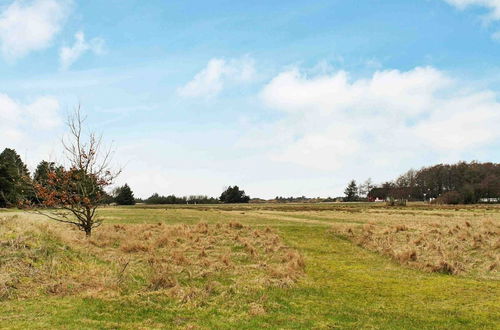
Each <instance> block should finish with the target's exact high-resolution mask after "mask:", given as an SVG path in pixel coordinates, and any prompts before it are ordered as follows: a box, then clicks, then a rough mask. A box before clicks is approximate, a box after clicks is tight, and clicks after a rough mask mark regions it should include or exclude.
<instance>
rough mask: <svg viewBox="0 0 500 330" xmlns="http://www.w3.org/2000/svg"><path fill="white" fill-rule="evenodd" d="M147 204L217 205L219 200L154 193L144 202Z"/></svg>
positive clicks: (201, 196) (198, 196)
mask: <svg viewBox="0 0 500 330" xmlns="http://www.w3.org/2000/svg"><path fill="white" fill-rule="evenodd" d="M144 203H146V204H217V203H219V200H218V199H217V198H214V197H208V196H205V195H191V196H182V197H177V196H175V195H168V196H162V195H159V194H157V193H154V194H153V195H151V196H150V197H148V198H146V199H145V200H144Z"/></svg>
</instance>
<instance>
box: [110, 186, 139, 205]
mask: <svg viewBox="0 0 500 330" xmlns="http://www.w3.org/2000/svg"><path fill="white" fill-rule="evenodd" d="M115 202H116V204H118V205H134V204H135V198H134V193H133V192H132V189H130V187H129V185H128V184H126V183H125V185H124V186H123V187H121V188H120V190H119V191H118V194H117V195H116V197H115Z"/></svg>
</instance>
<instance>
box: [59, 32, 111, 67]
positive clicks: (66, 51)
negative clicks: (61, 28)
mask: <svg viewBox="0 0 500 330" xmlns="http://www.w3.org/2000/svg"><path fill="white" fill-rule="evenodd" d="M89 51H90V52H92V53H94V54H96V55H102V54H104V39H102V38H93V39H91V40H89V41H86V40H85V34H84V33H83V32H81V31H80V32H77V33H76V34H75V42H74V44H73V46H71V47H62V48H61V50H60V51H59V59H60V62H61V69H63V70H67V69H68V68H69V67H70V66H71V65H72V64H73V63H75V62H76V61H77V60H78V59H79V58H80V57H81V56H82V55H83V54H85V53H86V52H89Z"/></svg>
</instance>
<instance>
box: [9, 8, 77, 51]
mask: <svg viewBox="0 0 500 330" xmlns="http://www.w3.org/2000/svg"><path fill="white" fill-rule="evenodd" d="M69 3H70V2H69V0H68V1H65V0H59V1H58V0H34V1H21V0H16V1H14V2H13V3H12V4H10V5H9V6H7V7H6V8H5V9H3V10H2V12H1V13H0V47H1V51H2V55H3V56H4V57H5V58H6V59H8V60H15V59H17V58H20V57H23V56H25V55H27V54H28V53H30V52H32V51H36V50H41V49H44V48H46V47H48V46H49V45H50V44H51V42H52V40H53V39H54V36H55V35H56V34H57V33H58V32H59V31H60V29H61V27H62V25H63V24H64V22H65V20H66V18H67V16H68V14H69Z"/></svg>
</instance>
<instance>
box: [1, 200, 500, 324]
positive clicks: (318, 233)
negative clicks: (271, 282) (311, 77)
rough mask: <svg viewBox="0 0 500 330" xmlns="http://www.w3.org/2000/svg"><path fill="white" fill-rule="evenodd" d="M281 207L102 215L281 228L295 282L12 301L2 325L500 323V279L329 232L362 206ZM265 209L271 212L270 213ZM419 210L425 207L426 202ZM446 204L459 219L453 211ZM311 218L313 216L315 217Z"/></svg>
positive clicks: (130, 210)
mask: <svg viewBox="0 0 500 330" xmlns="http://www.w3.org/2000/svg"><path fill="white" fill-rule="evenodd" d="M353 207H354V206H349V208H353ZM357 207H358V208H359V210H360V211H361V212H362V213H363V214H365V215H366V212H368V211H367V210H372V209H371V208H370V207H369V206H366V205H359V206H357ZM279 208H281V209H280V210H275V211H276V212H274V211H273V210H272V209H267V210H266V209H265V208H264V209H263V207H262V206H244V207H242V208H240V209H234V208H228V207H226V206H223V207H217V206H208V207H201V206H200V207H191V208H179V207H153V208H142V207H121V208H106V209H102V210H101V214H102V215H103V217H104V218H105V219H106V221H107V222H109V223H132V224H133V223H156V222H164V223H167V224H176V223H187V224H193V223H197V222H200V221H205V222H209V223H215V222H223V223H226V222H229V221H239V222H241V223H244V224H245V225H252V226H271V227H274V228H276V229H277V231H278V233H279V234H280V236H281V237H282V238H283V240H284V241H285V242H286V243H287V244H288V245H289V246H291V247H294V248H296V249H297V250H298V251H299V252H300V253H301V254H302V255H303V256H304V258H305V262H306V274H305V276H303V277H302V278H301V279H300V280H299V282H298V283H297V284H296V285H295V286H293V287H291V288H268V289H255V290H249V291H246V292H240V291H235V292H233V293H230V295H229V296H224V297H221V296H214V297H212V298H209V299H207V300H206V301H204V302H203V303H202V304H198V305H189V304H182V303H180V302H177V301H175V300H172V299H169V298H167V297H164V296H162V295H156V294H144V295H139V294H137V295H134V294H132V295H126V296H119V297H112V298H107V299H103V298H100V299H98V298H84V297H78V296H68V297H57V296H44V297H40V298H36V299H22V300H7V301H2V302H1V303H0V328H14V329H25V328H49V327H52V328H53V327H56V328H65V329H82V328H130V329H135V328H176V327H179V328H186V327H189V326H198V327H201V328H218V329H234V328H239V329H255V328H261V327H267V328H295V329H309V328H325V329H330V328H352V329H359V328H384V329H387V328H389V329H410V328H415V329H416V328H418V329H422V328H429V329H431V328H432V329H435V328H443V329H445V328H446V329H459V328H463V329H466V328H467V329H481V328H484V329H494V328H499V324H500V298H499V297H500V283H499V282H498V281H493V280H479V279H475V278H473V277H460V276H451V275H442V274H433V273H424V272H420V271H417V270H413V269H410V268H406V267H402V266H400V265H398V264H396V263H394V262H392V261H391V260H389V259H387V258H385V257H383V256H380V255H378V254H375V253H372V252H369V251H367V250H364V249H362V248H360V247H358V246H356V245H354V244H352V243H350V242H349V241H346V240H343V239H341V238H338V237H335V236H334V235H332V234H331V233H329V231H328V228H329V223H330V222H332V221H333V222H336V221H339V222H341V221H346V219H347V220H348V221H351V220H352V219H354V218H355V217H356V214H357V213H356V212H354V213H352V214H351V215H350V216H349V217H348V218H347V217H346V215H345V213H344V212H342V211H341V210H340V209H339V210H334V209H332V208H331V207H330V209H329V208H328V206H324V205H321V206H319V207H318V208H321V210H318V209H314V206H310V205H306V206H305V207H304V208H305V210H301V209H300V208H301V206H300V205H297V204H294V207H292V208H291V210H288V211H284V210H286V206H282V205H280V206H279ZM297 208H298V210H294V209H297ZM343 208H345V209H348V207H343ZM378 208H379V206H377V209H378ZM259 209H260V210H259ZM261 211H265V212H270V214H269V216H268V217H267V216H266V213H265V212H261ZM313 211H317V212H331V213H324V214H317V213H313ZM406 211H407V210H405V212H406ZM411 211H414V212H423V211H420V210H419V209H418V208H415V209H412V210H411ZM427 211H428V210H427ZM427 211H426V212H427ZM438 211H439V212H440V213H447V212H449V214H450V215H451V216H454V213H453V212H455V211H454V210H453V209H450V210H448V209H440V210H438ZM308 212H311V214H309V216H308ZM436 212H437V211H436ZM461 212H469V211H468V210H465V211H464V210H462V211H461ZM477 212H478V213H480V214H481V215H483V213H484V212H491V214H495V216H496V217H497V214H498V209H496V208H493V210H489V211H485V210H483V209H481V210H478V211H477ZM407 216H408V217H412V216H411V215H407ZM488 216H491V215H490V214H489V213H488ZM287 217H290V218H292V219H296V220H297V221H290V219H288V218H287ZM287 219H288V220H287ZM308 219H310V220H315V222H307V220H308ZM349 219H350V220H349ZM495 219H496V220H498V219H497V218H495ZM301 220H304V223H301V222H300V221H301ZM97 230H98V229H97ZM254 302H259V304H261V305H262V306H263V307H264V309H265V313H264V314H262V315H252V314H251V313H250V312H249V308H250V305H251V304H252V303H254Z"/></svg>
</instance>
